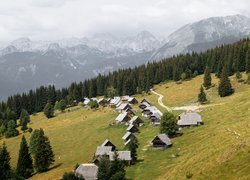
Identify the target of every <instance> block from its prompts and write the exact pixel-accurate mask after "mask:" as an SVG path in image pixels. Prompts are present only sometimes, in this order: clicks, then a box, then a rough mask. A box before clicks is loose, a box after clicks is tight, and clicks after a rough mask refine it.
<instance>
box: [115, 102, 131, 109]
mask: <svg viewBox="0 0 250 180" xmlns="http://www.w3.org/2000/svg"><path fill="white" fill-rule="evenodd" d="M127 106H129V104H127V103H121V104H120V106H119V107H118V108H117V109H119V110H125V109H127ZM129 107H130V106H129Z"/></svg>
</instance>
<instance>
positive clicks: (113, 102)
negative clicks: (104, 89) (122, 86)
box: [110, 97, 121, 105]
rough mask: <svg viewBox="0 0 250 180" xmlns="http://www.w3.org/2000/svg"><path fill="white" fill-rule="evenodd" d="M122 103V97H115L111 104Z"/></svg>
mask: <svg viewBox="0 0 250 180" xmlns="http://www.w3.org/2000/svg"><path fill="white" fill-rule="evenodd" d="M120 101H121V98H120V97H114V98H113V99H111V100H110V104H114V105H116V104H118V103H119V102H120Z"/></svg>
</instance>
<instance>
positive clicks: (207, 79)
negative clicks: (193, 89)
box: [203, 66, 212, 88]
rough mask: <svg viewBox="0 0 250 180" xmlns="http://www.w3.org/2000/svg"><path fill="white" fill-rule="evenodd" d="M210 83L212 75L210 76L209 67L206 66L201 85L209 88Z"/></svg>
mask: <svg viewBox="0 0 250 180" xmlns="http://www.w3.org/2000/svg"><path fill="white" fill-rule="evenodd" d="M211 85H212V77H211V73H210V68H209V67H208V66H207V67H206V69H205V72H204V82H203V86H204V87H205V88H209V87H211Z"/></svg>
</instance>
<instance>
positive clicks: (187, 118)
mask: <svg viewBox="0 0 250 180" xmlns="http://www.w3.org/2000/svg"><path fill="white" fill-rule="evenodd" d="M179 118H180V120H178V122H177V124H178V125H180V126H189V125H197V124H198V123H201V122H202V119H201V116H200V115H199V114H198V113H195V112H191V113H182V114H180V115H179Z"/></svg>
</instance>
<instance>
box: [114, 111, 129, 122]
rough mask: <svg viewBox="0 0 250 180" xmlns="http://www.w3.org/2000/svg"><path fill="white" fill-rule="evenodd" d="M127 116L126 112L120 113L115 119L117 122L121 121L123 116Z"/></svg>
mask: <svg viewBox="0 0 250 180" xmlns="http://www.w3.org/2000/svg"><path fill="white" fill-rule="evenodd" d="M126 116H127V113H120V114H119V115H118V116H117V117H116V119H115V120H116V121H118V122H122V121H123V120H124V119H125V117H126Z"/></svg>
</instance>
